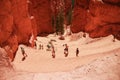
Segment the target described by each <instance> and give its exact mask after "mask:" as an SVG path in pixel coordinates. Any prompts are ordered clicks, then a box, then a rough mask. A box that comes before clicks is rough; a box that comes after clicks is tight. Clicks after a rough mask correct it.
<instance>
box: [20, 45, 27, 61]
mask: <svg viewBox="0 0 120 80" xmlns="http://www.w3.org/2000/svg"><path fill="white" fill-rule="evenodd" d="M20 48H21V51H22V55H23V58H22V61H24V60H25V59H26V57H27V54H26V53H25V50H24V48H23V47H20Z"/></svg>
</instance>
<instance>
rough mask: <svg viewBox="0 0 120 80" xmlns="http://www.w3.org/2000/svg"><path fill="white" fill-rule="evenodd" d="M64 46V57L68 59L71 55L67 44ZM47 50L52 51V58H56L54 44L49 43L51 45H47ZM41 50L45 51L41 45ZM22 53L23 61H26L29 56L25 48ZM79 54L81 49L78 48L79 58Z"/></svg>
mask: <svg viewBox="0 0 120 80" xmlns="http://www.w3.org/2000/svg"><path fill="white" fill-rule="evenodd" d="M63 46H64V47H65V48H64V56H65V57H67V56H68V55H69V50H68V45H67V44H63ZM47 48H48V49H47V51H51V53H52V58H55V57H56V54H55V47H54V46H53V44H52V42H49V44H48V45H47ZM39 49H40V50H43V49H44V47H43V45H42V44H39ZM21 52H22V55H23V58H22V61H24V60H25V59H26V57H27V56H28V55H27V54H26V52H25V50H24V48H23V47H21ZM78 54H79V49H78V48H76V57H78Z"/></svg>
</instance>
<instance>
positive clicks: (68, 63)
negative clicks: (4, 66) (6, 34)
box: [13, 35, 120, 72]
mask: <svg viewBox="0 0 120 80" xmlns="http://www.w3.org/2000/svg"><path fill="white" fill-rule="evenodd" d="M51 39H54V40H56V42H53V44H54V46H55V50H56V58H55V59H53V58H52V56H51V51H46V48H47V47H46V45H47V43H48V42H49V41H50V40H51ZM112 39H113V37H112V36H108V37H105V38H102V39H99V40H98V39H96V40H93V39H90V38H89V37H87V38H80V39H79V40H77V41H69V38H68V37H67V40H63V41H61V40H58V38H57V37H54V36H53V35H49V36H48V37H47V38H44V37H38V41H40V43H41V42H42V43H43V44H44V47H45V48H44V50H36V49H32V48H30V47H26V46H24V45H20V46H23V47H24V48H25V51H26V53H27V54H28V57H27V58H26V60H25V61H21V59H22V54H21V50H20V49H19V50H18V52H17V56H16V58H15V61H14V62H13V64H14V67H15V69H16V70H18V71H28V72H56V71H69V70H73V69H75V68H76V67H78V66H81V65H84V64H88V63H90V62H91V61H93V60H96V59H97V58H98V57H100V56H102V55H95V56H94V55H93V54H101V53H104V52H108V51H112V50H114V49H117V48H120V41H116V42H112ZM91 41H94V42H91ZM89 42H91V43H89ZM65 43H67V44H68V46H69V55H68V57H67V58H66V57H64V54H63V52H64V46H63V44H65ZM86 43H88V44H86ZM38 44H39V42H38ZM77 47H78V48H79V50H80V54H79V57H76V56H75V50H76V48H77Z"/></svg>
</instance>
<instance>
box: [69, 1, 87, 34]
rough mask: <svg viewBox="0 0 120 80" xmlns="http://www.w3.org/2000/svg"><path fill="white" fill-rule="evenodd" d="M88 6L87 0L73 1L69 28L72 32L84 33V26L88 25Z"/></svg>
mask: <svg viewBox="0 0 120 80" xmlns="http://www.w3.org/2000/svg"><path fill="white" fill-rule="evenodd" d="M88 6H89V0H75V6H74V10H73V11H74V12H73V20H72V27H71V30H72V32H75V33H76V32H80V31H85V26H86V25H87V23H88V16H87V15H88Z"/></svg>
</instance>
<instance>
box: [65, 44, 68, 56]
mask: <svg viewBox="0 0 120 80" xmlns="http://www.w3.org/2000/svg"><path fill="white" fill-rule="evenodd" d="M64 54H65V57H67V56H68V46H67V44H65V49H64Z"/></svg>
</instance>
